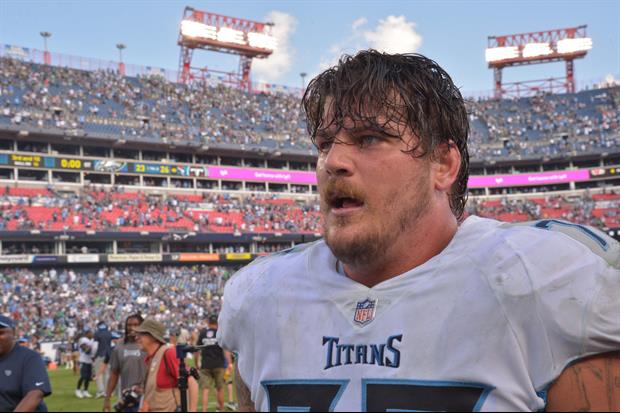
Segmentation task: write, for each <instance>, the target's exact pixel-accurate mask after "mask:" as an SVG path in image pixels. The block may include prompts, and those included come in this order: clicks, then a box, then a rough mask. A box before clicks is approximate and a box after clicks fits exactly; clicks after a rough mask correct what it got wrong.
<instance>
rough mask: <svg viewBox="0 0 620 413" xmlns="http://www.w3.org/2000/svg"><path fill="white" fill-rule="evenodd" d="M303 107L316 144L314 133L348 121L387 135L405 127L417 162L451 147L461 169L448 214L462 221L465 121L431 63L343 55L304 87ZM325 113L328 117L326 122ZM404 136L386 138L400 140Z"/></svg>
mask: <svg viewBox="0 0 620 413" xmlns="http://www.w3.org/2000/svg"><path fill="white" fill-rule="evenodd" d="M302 105H303V110H304V111H305V114H306V119H307V127H308V132H309V133H310V136H311V138H312V142H313V143H314V144H315V146H316V136H317V133H318V132H323V131H326V130H327V129H329V128H333V127H336V128H337V129H338V130H340V129H346V128H345V121H346V120H347V119H349V120H353V121H354V122H361V123H363V124H364V125H365V126H366V127H367V128H370V129H376V130H381V131H382V132H383V133H384V134H385V133H387V134H388V135H390V133H389V132H388V131H386V130H385V126H386V124H387V123H393V124H396V125H399V129H400V127H404V128H410V129H411V131H412V132H413V133H414V134H415V135H416V136H417V138H418V139H419V141H418V142H417V143H416V144H415V145H414V146H413V147H409V148H408V150H407V151H406V153H409V154H411V155H412V156H414V157H418V158H422V157H426V156H428V155H430V156H431V157H433V156H436V150H437V149H438V147H439V146H440V145H443V144H448V145H454V146H456V147H457V148H458V150H459V152H460V153H461V166H460V169H459V175H458V178H457V180H456V182H455V183H454V185H453V186H452V188H451V190H450V194H449V196H450V208H451V210H452V212H453V213H454V215H455V216H456V217H457V219H459V220H461V219H462V217H463V211H464V209H465V204H466V202H467V182H468V180H469V151H468V149H467V139H468V135H469V122H468V119H467V111H466V109H465V103H464V101H463V97H462V96H461V92H460V91H459V89H458V88H457V87H456V86H455V85H454V83H453V81H452V79H451V78H450V76H449V75H448V73H446V71H445V70H443V69H442V68H441V67H440V66H439V65H438V64H437V63H436V62H435V61H433V60H431V59H429V58H427V57H424V56H422V55H420V54H415V53H410V54H387V53H381V52H378V51H376V50H364V51H361V52H359V53H358V54H356V55H355V56H349V55H344V56H343V57H342V58H341V59H340V61H339V62H338V64H337V65H336V66H335V67H332V68H330V69H328V70H326V71H324V72H323V73H321V74H320V75H318V76H317V77H315V78H314V79H313V80H312V81H311V82H310V83H309V85H308V88H307V89H306V92H305V94H304V97H303V100H302ZM326 105H329V107H328V108H326V107H325V106H326ZM325 113H330V116H329V119H326V118H327V117H326V116H325ZM380 115H381V120H379V116H380ZM403 132H404V131H403V130H402V129H401V130H399V131H398V133H396V134H394V133H392V134H391V135H390V136H393V137H395V138H401V139H402V136H403ZM319 150H320V149H319Z"/></svg>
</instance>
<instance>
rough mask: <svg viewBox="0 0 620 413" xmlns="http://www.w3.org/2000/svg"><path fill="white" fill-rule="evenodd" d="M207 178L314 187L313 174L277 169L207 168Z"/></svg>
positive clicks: (314, 178)
mask: <svg viewBox="0 0 620 413" xmlns="http://www.w3.org/2000/svg"><path fill="white" fill-rule="evenodd" d="M209 177H210V178H213V179H224V180H247V181H258V182H275V183H294V184H308V185H316V174H315V173H314V172H292V171H282V170H277V169H248V168H225V167H216V166H212V167H209Z"/></svg>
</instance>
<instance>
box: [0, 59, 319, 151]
mask: <svg viewBox="0 0 620 413" xmlns="http://www.w3.org/2000/svg"><path fill="white" fill-rule="evenodd" d="M0 61H1V63H2V64H1V65H0V104H1V113H0V115H1V116H0V118H4V119H5V120H8V121H10V122H11V123H13V124H33V125H36V126H38V127H40V128H46V127H47V128H49V127H53V128H61V129H70V130H78V131H95V132H97V131H100V132H105V131H108V132H110V133H112V134H118V135H119V137H131V138H152V139H166V140H167V141H168V142H170V143H173V142H179V143H183V142H186V141H194V142H198V143H202V144H213V143H233V144H263V143H265V142H270V143H271V144H272V145H273V146H274V147H278V146H279V147H283V146H293V147H295V146H299V145H300V144H301V142H302V140H299V139H298V137H300V136H303V135H304V131H305V124H304V121H303V119H302V117H301V115H300V111H299V97H298V96H291V95H289V94H283V93H270V94H265V93H246V92H244V91H241V90H239V89H235V88H231V87H227V86H224V85H218V86H208V85H206V84H193V85H192V86H186V85H181V84H177V83H171V82H168V81H166V80H165V79H163V78H161V77H158V76H147V77H135V78H129V77H122V76H119V75H118V73H116V72H113V71H80V70H75V69H67V68H59V67H54V66H45V65H35V64H31V63H27V62H22V61H19V60H14V59H8V58H0ZM303 147H306V148H309V143H305V144H303Z"/></svg>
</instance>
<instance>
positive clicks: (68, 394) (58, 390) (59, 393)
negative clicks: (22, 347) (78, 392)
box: [45, 368, 216, 412]
mask: <svg viewBox="0 0 620 413" xmlns="http://www.w3.org/2000/svg"><path fill="white" fill-rule="evenodd" d="M49 376H50V381H51V383H52V395H51V396H49V397H47V398H45V404H47V408H48V409H49V411H50V412H100V411H102V410H103V399H94V398H92V399H78V398H77V397H75V388H76V385H77V381H78V376H77V375H74V374H73V371H70V370H65V369H64V368H59V369H56V370H53V371H50V372H49ZM88 392H89V393H91V394H92V395H93V396H94V395H95V393H96V392H97V385H96V384H95V383H94V382H91V383H90V386H89V388H88ZM201 393H202V392H201ZM201 399H202V394H201V395H200V400H199V403H198V409H199V410H200V409H201V408H202V404H201V403H202V400H201ZM115 403H116V398H113V399H112V411H114V409H113V407H114V404H115ZM215 407H216V403H215V391H214V390H211V391H210V392H209V411H215Z"/></svg>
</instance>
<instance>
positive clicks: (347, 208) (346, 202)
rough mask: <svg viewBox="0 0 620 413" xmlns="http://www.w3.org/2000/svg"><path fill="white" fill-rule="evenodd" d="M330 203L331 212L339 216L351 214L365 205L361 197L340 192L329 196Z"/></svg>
mask: <svg viewBox="0 0 620 413" xmlns="http://www.w3.org/2000/svg"><path fill="white" fill-rule="evenodd" d="M328 204H329V209H330V212H332V213H333V214H334V215H338V216H344V215H350V214H352V213H354V212H357V211H359V210H361V209H362V208H363V207H364V201H362V200H361V199H358V198H355V197H352V196H349V195H345V194H338V193H336V194H332V195H331V196H330V197H329V200H328Z"/></svg>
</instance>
